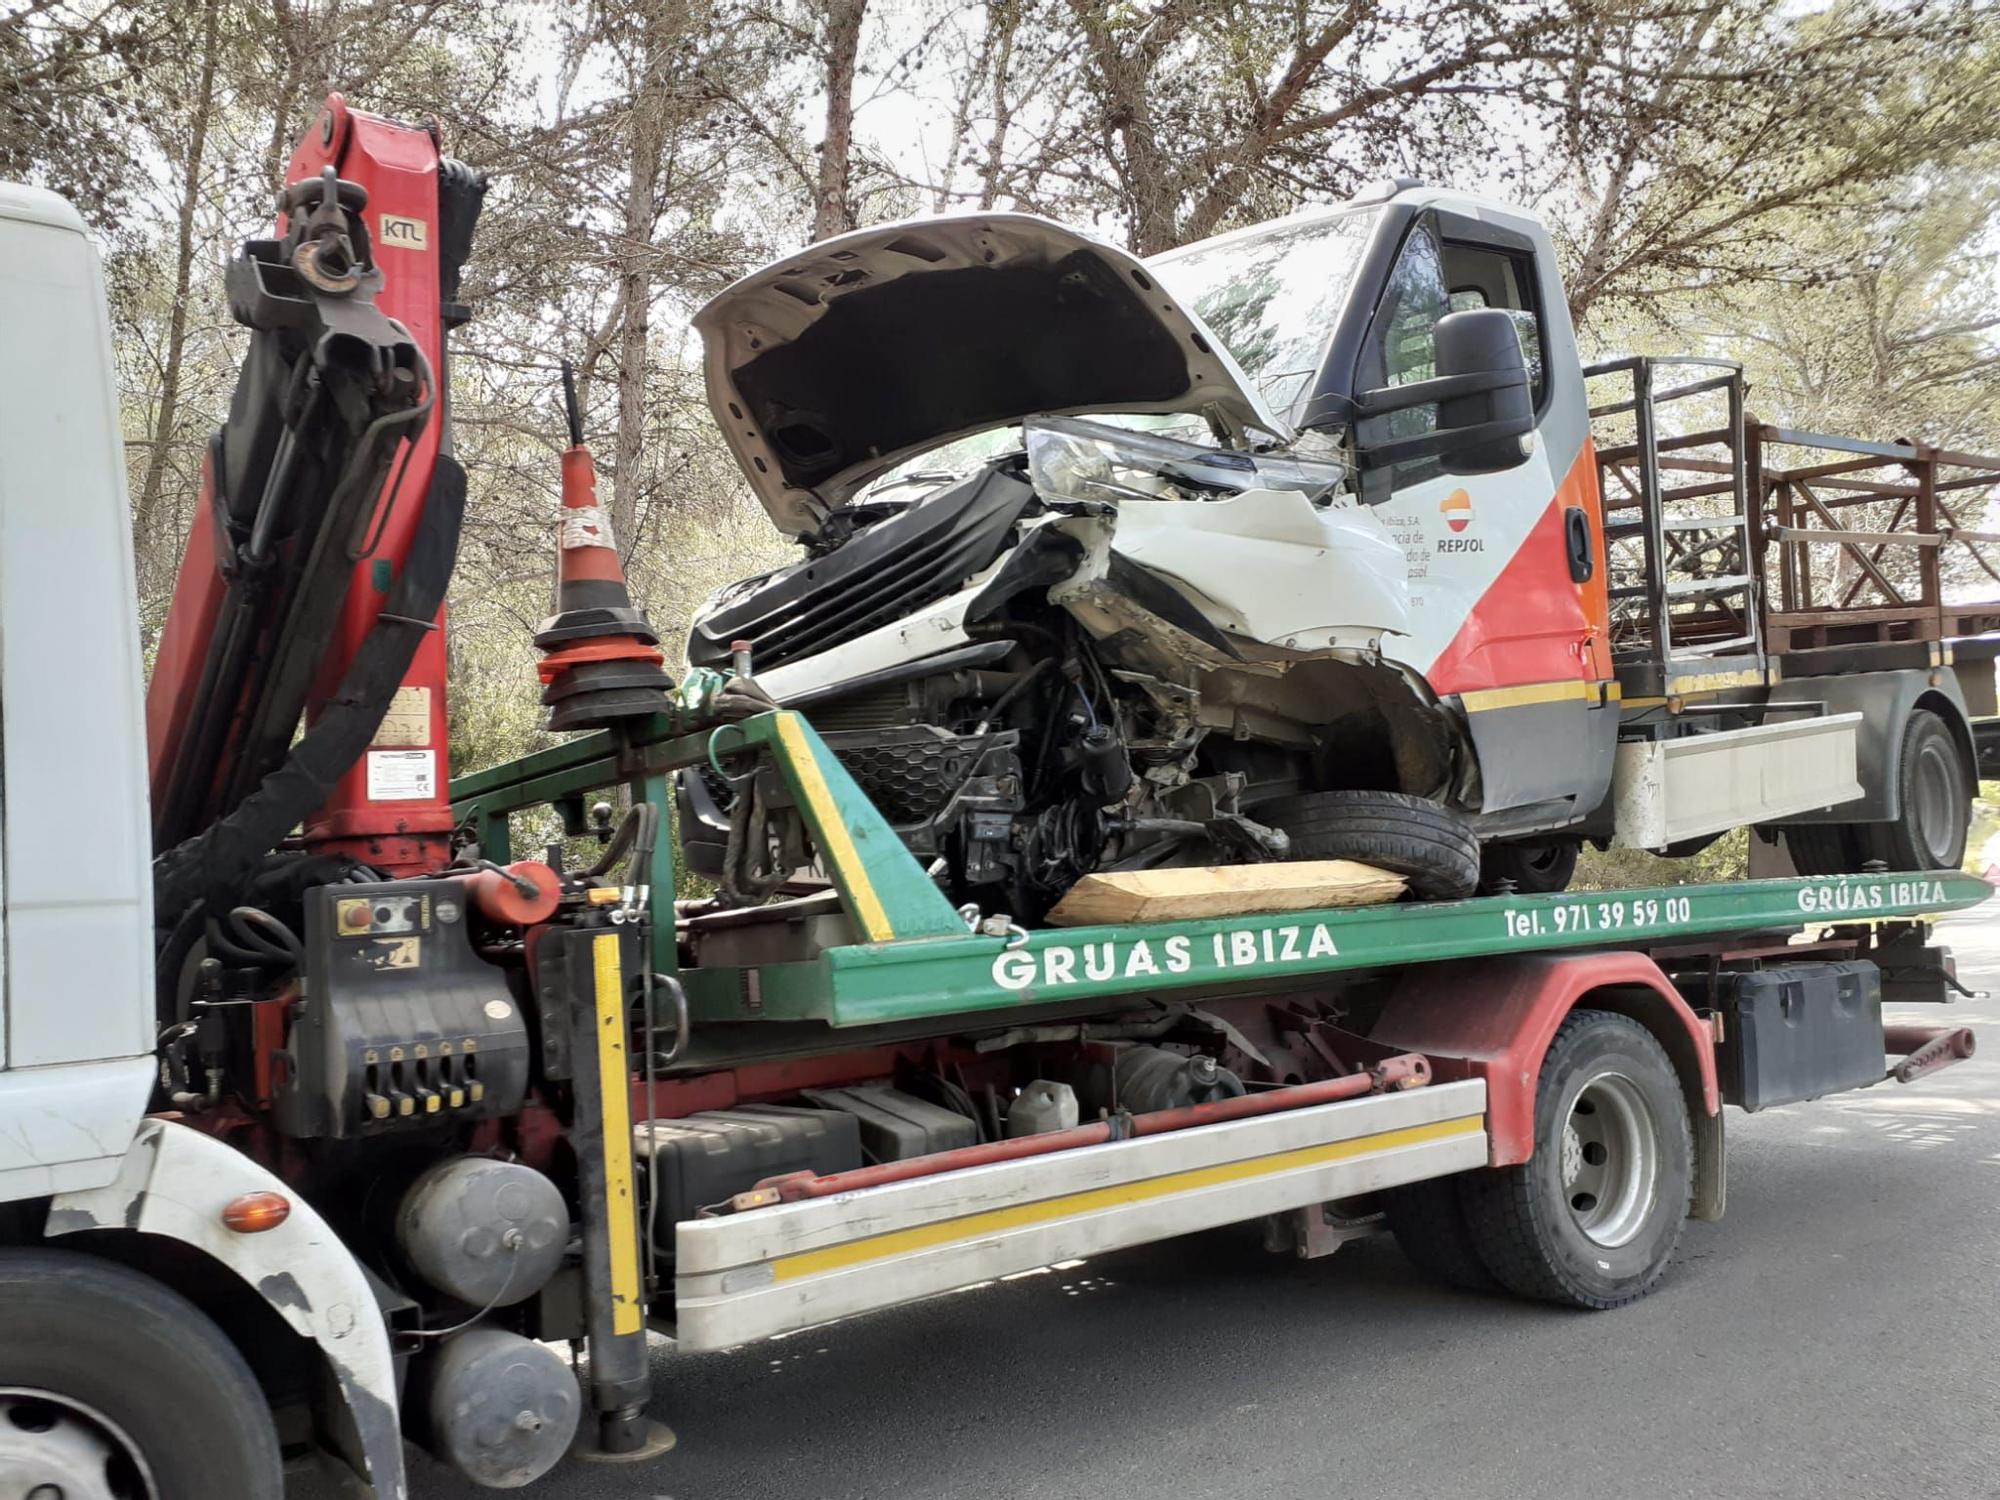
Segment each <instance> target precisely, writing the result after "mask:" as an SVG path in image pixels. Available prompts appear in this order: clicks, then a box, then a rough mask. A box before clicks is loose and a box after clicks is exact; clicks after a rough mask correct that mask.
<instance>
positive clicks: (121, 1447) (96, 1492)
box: [0, 1386, 159, 1500]
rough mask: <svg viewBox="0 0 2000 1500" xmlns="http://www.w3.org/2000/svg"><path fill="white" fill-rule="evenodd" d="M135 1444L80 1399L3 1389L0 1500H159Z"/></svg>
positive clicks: (0, 1399)
mask: <svg viewBox="0 0 2000 1500" xmlns="http://www.w3.org/2000/svg"><path fill="white" fill-rule="evenodd" d="M158 1494H159V1492H158V1490H156V1489H155V1488H154V1486H153V1479H152V1474H151V1471H150V1470H148V1469H147V1467H146V1462H145V1459H144V1458H142V1457H141V1456H140V1453H139V1450H138V1448H137V1446H136V1445H134V1443H133V1442H132V1440H131V1438H129V1437H127V1436H126V1435H125V1432H124V1430H123V1429H122V1428H120V1427H119V1426H118V1424H117V1423H116V1422H113V1421H112V1420H111V1419H110V1418H109V1417H107V1416H105V1415H104V1413H103V1412H101V1411H98V1410H96V1409H95V1408H93V1407H90V1406H87V1405H85V1404H84V1403H83V1402H81V1401H78V1400H77V1399H76V1398H75V1397H73V1396H60V1395H57V1394H56V1393H55V1392H53V1391H42V1390H36V1389H34V1388H33V1387H29V1386H0V1500H156V1497H157V1496H158Z"/></svg>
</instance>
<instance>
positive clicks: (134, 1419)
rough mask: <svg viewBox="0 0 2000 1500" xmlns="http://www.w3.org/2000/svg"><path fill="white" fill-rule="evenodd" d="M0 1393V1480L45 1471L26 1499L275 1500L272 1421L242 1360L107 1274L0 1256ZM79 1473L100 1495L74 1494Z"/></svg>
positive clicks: (82, 1261)
mask: <svg viewBox="0 0 2000 1500" xmlns="http://www.w3.org/2000/svg"><path fill="white" fill-rule="evenodd" d="M0 1392H5V1393H6V1394H4V1395H0V1406H4V1407H5V1408H6V1409H5V1410H0V1423H5V1424H6V1426H5V1430H3V1431H0V1469H6V1470H7V1471H8V1473H7V1477H8V1478H10V1479H14V1478H17V1477H19V1471H20V1470H21V1469H22V1468H23V1466H24V1465H28V1464H42V1465H47V1466H48V1467H49V1468H50V1471H51V1472H50V1475H49V1477H46V1478H43V1477H31V1478H27V1479H26V1482H25V1483H24V1484H23V1486H22V1489H23V1491H24V1492H26V1493H32V1494H40V1493H41V1490H39V1489H37V1488H36V1486H37V1485H38V1484H40V1485H44V1486H46V1487H48V1488H49V1489H50V1491H51V1492H52V1493H60V1494H63V1495H65V1496H68V1497H70V1500H85V1497H90V1500H96V1497H97V1496H99V1495H103V1496H106V1497H116V1500H126V1496H128V1495H131V1496H144V1497H146V1500H183V1497H187V1496H194V1495H218V1496H220V1495H227V1496H229V1497H230V1500H280V1497H281V1496H282V1494H283V1492H284V1476H283V1470H282V1467H281V1464H280V1460H279V1454H278V1437H277V1431H276V1429H275V1428H274V1427H273V1425H272V1422H271V1411H270V1408H269V1406H268V1405H267V1404H266V1403H265V1400H264V1396H263V1393H262V1392H261V1391H260V1390H259V1389H258V1386H257V1382H256V1379H255V1378H254V1377H253V1376H252V1375H251V1373H250V1367H249V1366H248V1365H247V1364H245V1363H244V1361H243V1356H242V1355H241V1354H239V1353H238V1352H237V1350H236V1347H235V1346H234V1345H233V1344H231V1343H230V1342H229V1340H228V1339H226V1338H224V1337H223V1335H222V1332H221V1330H220V1329H218V1328H217V1327H216V1326H215V1324H214V1323H212V1322H211V1321H209V1319H208V1318H207V1317H206V1316H205V1315H204V1314H203V1313H202V1312H201V1311H200V1310H199V1309H197V1308H196V1307H195V1305H194V1304H193V1303H191V1302H189V1301H188V1300H187V1299H186V1298H185V1297H183V1296H181V1295H180V1294H179V1293H178V1292H175V1291H172V1290H170V1289H169V1288H167V1287H164V1286H162V1285H160V1284H159V1283H158V1282H156V1281H153V1280H151V1279H150V1278H148V1277H145V1276H142V1275H140V1274H139V1273H138V1272H137V1271H133V1270H129V1269H127V1268H126V1267H124V1266H121V1265H117V1264H114V1263H112V1262H110V1261H104V1260H99V1259H97V1258H96V1257H94V1256H90V1255H80V1254H77V1253H75V1252H73V1251H67V1250H43V1249H22V1250H0ZM24 1393H25V1394H24ZM10 1419H11V1420H10ZM10 1454H11V1455H12V1458H11V1460H9V1459H8V1458H7V1456H8V1455H10ZM83 1463H90V1464H94V1465H95V1466H96V1468H97V1470H98V1471H99V1472H96V1473H93V1474H92V1475H91V1476H89V1477H90V1479H91V1480H95V1481H100V1482H98V1483H91V1482H86V1483H83V1484H78V1483H77V1482H76V1480H75V1475H76V1473H77V1465H79V1464H83ZM31 1472H32V1471H31ZM107 1474H108V1475H109V1476H110V1478H111V1479H117V1480H119V1481H120V1482H121V1483H120V1484H118V1485H114V1484H113V1483H111V1482H110V1480H109V1479H107V1478H106V1476H107Z"/></svg>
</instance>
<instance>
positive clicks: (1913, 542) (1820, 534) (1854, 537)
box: [1766, 526, 1945, 547]
mask: <svg viewBox="0 0 2000 1500" xmlns="http://www.w3.org/2000/svg"><path fill="white" fill-rule="evenodd" d="M1766 534H1767V535H1769V536H1770V537H1772V538H1773V539H1775V540H1777V541H1780V542H1881V543H1883V544H1884V545H1887V544H1889V543H1891V542H1894V543H1896V544H1898V545H1901V546H1906V547H1942V546H1943V545H1944V541H1945V539H1944V538H1943V537H1941V536H1938V535H1935V534H1933V535H1931V536H1925V535H1924V534H1923V533H1922V532H1920V531H1827V530H1825V529H1824V528H1821V527H1817V526H1773V527H1771V528H1769V530H1768V532H1767V533H1766Z"/></svg>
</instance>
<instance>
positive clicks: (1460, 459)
mask: <svg viewBox="0 0 2000 1500" xmlns="http://www.w3.org/2000/svg"><path fill="white" fill-rule="evenodd" d="M1436 337H1437V372H1438V378H1439V379H1440V380H1450V379H1453V378H1454V377H1459V378H1464V377H1481V376H1484V377H1488V378H1490V379H1491V380H1492V381H1493V383H1492V384H1491V385H1488V386H1485V387H1484V388H1483V389H1480V390H1476V391H1471V392H1469V393H1467V394H1466V395H1462V396H1448V397H1445V398H1444V399H1442V400H1440V401H1439V402H1438V431H1439V432H1441V433H1448V434H1450V441H1449V442H1448V443H1447V444H1446V445H1445V446H1442V447H1441V448H1440V449H1439V451H1438V462H1439V463H1440V464H1442V465H1443V467H1444V470H1445V472H1446V473H1448V474H1492V473H1496V472H1498V471H1499V470H1501V469H1511V468H1513V467H1514V465H1516V464H1518V463H1519V462H1520V461H1521V460H1522V459H1523V458H1524V457H1526V454H1524V453H1523V452H1522V450H1521V439H1522V438H1524V437H1526V436H1527V435H1528V434H1529V433H1531V432H1533V431H1534V430H1535V401H1534V395H1533V391H1532V388H1531V386H1530V384H1529V380H1528V363H1527V361H1526V360H1524V359H1523V358H1522V357H1521V339H1520V335H1519V334H1517V333H1516V332H1515V331H1514V320H1513V319H1512V318H1510V317H1508V316H1507V314H1506V313H1504V312H1502V311H1501V310H1500V309H1499V308H1497V307H1480V308H1470V309H1468V310H1466V311H1465V312H1455V313H1447V314H1446V315H1445V316H1444V317H1442V318H1439V319H1438V324H1437V333H1436Z"/></svg>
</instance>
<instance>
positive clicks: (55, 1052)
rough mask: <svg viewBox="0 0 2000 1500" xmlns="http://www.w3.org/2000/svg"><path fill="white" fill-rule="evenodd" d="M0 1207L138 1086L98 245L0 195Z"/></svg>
mask: <svg viewBox="0 0 2000 1500" xmlns="http://www.w3.org/2000/svg"><path fill="white" fill-rule="evenodd" d="M0 350H5V351H6V357H5V358H4V359H0V753H3V754H4V761H5V772H4V777H3V778H0V901H3V902H4V909H5V940H4V943H0V1203H5V1202H11V1201H15V1200H17V1199H21V1198H27V1197H38V1196H43V1195H47V1194H51V1193H58V1192H69V1191H76V1190H79V1189H85V1188H93V1187H99V1186H102V1185H104V1184H106V1183H108V1182H110V1181H111V1180H112V1179H113V1178H114V1177H115V1176H116V1175H117V1173H118V1170H119V1164H120V1162H121V1161H122V1159H123V1158H124V1156H125V1153H126V1150H127V1148H128V1147H129V1146H130V1145H131V1143H132V1139H133V1134H134V1132H135V1130H136V1129H137V1128H138V1125H139V1121H140V1117H141V1115H142V1114H143V1112H144V1111H145V1108H146V1103H147V1097H148V1094H149V1091H150V1089H151V1086H152V1080H153V1074H154V1065H153V1035H152V1030H153V1028H152V1016H153V981H152V938H151V931H150V929H151V926H152V893H151V888H150V885H149V883H148V879H147V871H148V868H149V865H150V860H151V848H150V835H149V832H148V827H147V816H146V735H145V720H144V718H143V716H142V710H141V700H140V681H141V677H142V664H141V661H140V647H139V625H138V614H137V604H136V594H135V591H134V588H133V572H132V539H131V532H130V525H129V522H128V519H127V517H128V515H129V511H128V509H127V504H126V494H125V471H124V453H125V441H124V434H123V432H122V431H121V429H120V424H119V416H118V400H117V392H116V389H115V387H114V384H113V366H112V353H111V329H110V324H109V319H108V316H107V313H106V309H105V301H104V274H103V269H102V267H101V265H100V263H99V260H98V255H97V250H96V248H95V247H94V246H93V245H92V244H91V242H90V239H89V237H88V235H87V234H86V232H85V229H84V224H83V220H82V219H81V218H80V217H79V216H78V214H77V212H76V210H75V209H74V208H72V207H70V205H69V204H68V203H66V202H64V201H63V200H62V199H61V198H59V197H57V196H56V195H55V194H53V193H49V192H44V191H42V190H40V189H38V188H32V187H23V186H20V185H18V184H13V183H0Z"/></svg>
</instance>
